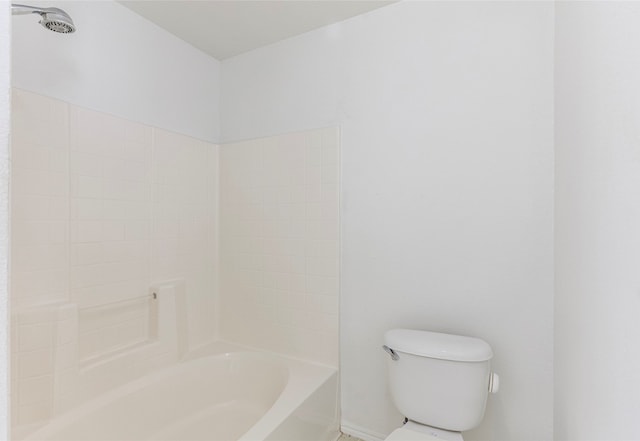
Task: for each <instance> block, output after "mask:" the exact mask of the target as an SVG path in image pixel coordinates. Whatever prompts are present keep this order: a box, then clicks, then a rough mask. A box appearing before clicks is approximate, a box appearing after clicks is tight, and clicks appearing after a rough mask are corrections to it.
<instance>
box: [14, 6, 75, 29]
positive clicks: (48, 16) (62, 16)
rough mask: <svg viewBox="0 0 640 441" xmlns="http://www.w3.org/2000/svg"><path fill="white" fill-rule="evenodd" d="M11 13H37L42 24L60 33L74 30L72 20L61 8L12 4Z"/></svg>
mask: <svg viewBox="0 0 640 441" xmlns="http://www.w3.org/2000/svg"><path fill="white" fill-rule="evenodd" d="M11 13H12V14H13V15H24V14H39V15H40V17H42V19H41V20H40V24H41V25H42V26H44V27H45V28H47V29H49V30H50V31H53V32H58V33H60V34H71V33H73V32H75V31H76V26H75V25H74V24H73V20H71V17H69V14H67V13H66V12H64V11H63V10H62V9H58V8H38V7H35V6H27V5H17V4H12V5H11Z"/></svg>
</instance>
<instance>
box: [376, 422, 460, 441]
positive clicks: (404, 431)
mask: <svg viewBox="0 0 640 441" xmlns="http://www.w3.org/2000/svg"><path fill="white" fill-rule="evenodd" d="M385 441H463V439H462V434H461V433H460V432H451V431H449V430H443V429H437V428H435V427H431V426H426V425H424V424H418V423H416V422H414V421H408V422H407V423H406V424H405V425H404V426H402V427H400V428H399V429H396V430H394V431H393V432H391V434H390V435H389V436H388V437H387V438H385Z"/></svg>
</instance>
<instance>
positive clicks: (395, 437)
mask: <svg viewBox="0 0 640 441" xmlns="http://www.w3.org/2000/svg"><path fill="white" fill-rule="evenodd" d="M432 440H438V441H442V438H435V437H433V436H431V435H429V434H427V433H420V432H416V431H414V430H409V429H405V428H404V427H401V428H400V429H396V430H394V431H393V432H391V435H389V436H388V437H386V438H385V441H432Z"/></svg>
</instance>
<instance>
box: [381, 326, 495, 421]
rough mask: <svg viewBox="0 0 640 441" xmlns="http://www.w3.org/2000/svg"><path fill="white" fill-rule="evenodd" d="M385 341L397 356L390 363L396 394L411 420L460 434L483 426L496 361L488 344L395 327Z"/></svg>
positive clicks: (397, 399)
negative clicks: (492, 366)
mask: <svg viewBox="0 0 640 441" xmlns="http://www.w3.org/2000/svg"><path fill="white" fill-rule="evenodd" d="M384 343H385V350H387V352H390V354H391V355H392V357H390V358H389V361H388V367H389V387H390V391H391V396H392V398H393V401H394V403H395V406H396V408H397V409H398V410H399V411H400V412H401V413H402V414H403V415H404V416H405V417H407V418H408V419H410V420H412V421H415V422H417V423H420V424H426V425H428V426H433V427H438V428H441V429H446V430H451V431H460V432H462V431H465V430H469V429H472V428H474V427H476V426H477V425H478V424H480V422H481V421H482V418H483V416H484V410H485V405H486V402H487V394H488V392H489V388H490V384H489V382H490V380H491V368H490V360H491V358H492V357H493V352H492V351H491V346H489V344H488V343H487V342H485V341H484V340H480V339H478V338H472V337H463V336H459V335H451V334H442V333H437V332H429V331H417V330H410V329H393V330H390V331H387V332H386V333H385V336H384ZM389 349H390V350H391V351H389ZM394 354H395V356H394Z"/></svg>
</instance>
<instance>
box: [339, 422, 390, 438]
mask: <svg viewBox="0 0 640 441" xmlns="http://www.w3.org/2000/svg"><path fill="white" fill-rule="evenodd" d="M340 430H341V431H342V433H344V434H346V435H350V436H354V437H356V438H360V439H361V440H364V441H384V439H385V438H386V437H387V435H384V434H382V433H378V432H373V431H371V430H368V429H365V428H364V427H360V426H358V425H356V424H351V423H349V422H348V421H343V422H342V424H341V426H340Z"/></svg>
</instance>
